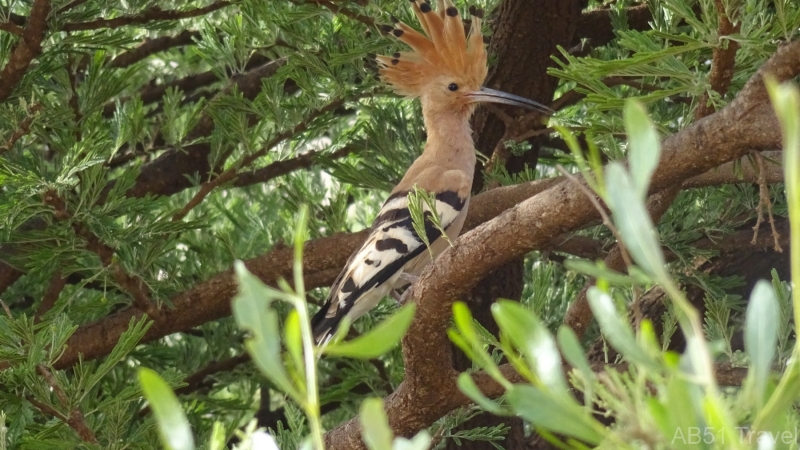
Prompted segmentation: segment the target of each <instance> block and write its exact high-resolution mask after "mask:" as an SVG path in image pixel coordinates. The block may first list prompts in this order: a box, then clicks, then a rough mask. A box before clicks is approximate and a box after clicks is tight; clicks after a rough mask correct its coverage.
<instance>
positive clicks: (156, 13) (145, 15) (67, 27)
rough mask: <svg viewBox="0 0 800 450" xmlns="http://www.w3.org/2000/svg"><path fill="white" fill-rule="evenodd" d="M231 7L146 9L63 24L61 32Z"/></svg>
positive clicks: (223, 3) (216, 4)
mask: <svg viewBox="0 0 800 450" xmlns="http://www.w3.org/2000/svg"><path fill="white" fill-rule="evenodd" d="M230 5H232V3H231V2H229V1H226V0H223V1H218V2H214V3H212V4H210V5H207V6H204V7H202V8H196V9H190V10H188V11H179V10H175V9H170V10H166V11H164V10H163V9H161V8H159V7H158V6H154V7H152V8H148V9H146V10H145V11H143V12H142V13H141V14H138V15H135V16H124V17H117V18H115V19H97V20H91V21H88V22H77V23H67V24H64V27H63V28H62V31H86V30H97V29H100V28H119V27H124V26H126V25H144V24H146V23H149V22H155V21H160V20H178V19H187V18H190V17H198V16H203V15H206V14H208V13H210V12H213V11H216V10H218V9H222V8H224V7H226V6H230Z"/></svg>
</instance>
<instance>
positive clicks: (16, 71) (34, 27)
mask: <svg viewBox="0 0 800 450" xmlns="http://www.w3.org/2000/svg"><path fill="white" fill-rule="evenodd" d="M49 14H50V0H34V2H33V7H32V8H31V15H30V17H28V20H27V23H26V24H25V29H24V30H23V31H22V37H21V38H20V39H19V41H17V44H16V45H15V46H14V50H13V51H12V52H11V56H10V57H9V59H8V63H7V64H6V66H5V67H4V68H3V71H2V72H0V102H2V101H5V100H6V99H7V98H8V97H9V96H10V95H11V93H12V92H13V91H14V88H15V87H16V86H17V84H19V82H20V80H22V77H23V76H24V75H25V72H26V71H27V70H28V66H30V64H31V61H33V58H36V57H37V56H39V54H40V53H41V52H42V40H43V39H44V35H45V33H46V32H47V16H48V15H49Z"/></svg>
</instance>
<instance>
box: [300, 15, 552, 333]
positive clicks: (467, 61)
mask: <svg viewBox="0 0 800 450" xmlns="http://www.w3.org/2000/svg"><path fill="white" fill-rule="evenodd" d="M411 3H412V6H413V9H414V12H415V14H416V16H417V18H418V19H419V21H420V24H421V26H422V29H423V31H424V32H425V34H424V35H423V34H422V33H420V32H418V31H416V30H414V29H413V28H411V27H409V26H408V25H406V24H404V23H402V22H397V23H396V24H395V28H391V27H389V29H387V30H385V31H386V32H388V33H390V34H391V35H393V36H395V37H396V38H398V39H399V40H400V41H402V42H403V43H405V44H407V45H408V46H409V47H411V48H412V50H413V51H412V52H401V53H395V54H394V55H393V56H392V57H388V56H378V57H377V60H378V63H379V64H380V66H381V69H380V73H381V77H382V79H383V80H384V81H385V82H387V83H388V84H389V85H390V86H391V87H392V88H393V89H394V90H395V91H396V92H398V93H400V94H402V95H405V96H408V97H412V98H413V97H419V98H420V100H421V102H422V113H423V116H424V121H425V126H426V129H427V131H428V140H427V143H426V145H425V149H424V151H423V153H422V155H421V156H420V157H419V158H417V160H416V161H414V163H413V164H412V165H411V167H410V168H409V169H408V171H407V172H406V174H405V176H404V177H403V179H402V180H401V181H400V183H399V184H398V185H397V186H396V187H395V188H394V189H393V190H392V193H391V194H390V195H389V198H388V199H387V200H386V202H385V203H384V204H383V207H382V208H381V210H380V212H379V213H378V216H377V218H376V219H375V221H374V222H373V224H372V227H371V231H370V234H369V237H368V238H367V240H366V241H365V242H364V244H363V245H362V246H361V247H360V248H359V249H358V250H357V251H356V252H355V253H353V255H352V256H351V257H350V259H349V260H348V261H347V264H346V265H345V267H344V269H343V270H342V272H341V273H340V274H339V276H338V277H337V279H336V281H334V283H333V286H332V287H331V290H330V293H329V294H328V299H327V301H326V302H325V305H324V306H323V307H322V308H321V309H320V310H319V312H317V314H316V315H315V316H314V318H313V319H312V327H313V330H314V336H315V339H316V341H317V343H324V342H326V341H327V340H328V339H329V338H330V337H331V336H332V335H333V334H334V333H335V332H336V329H337V327H338V325H339V323H340V322H341V320H342V318H344V317H345V316H349V317H350V319H351V320H355V319H356V318H358V317H360V316H362V315H363V314H365V313H366V312H367V311H369V310H370V309H371V308H373V307H374V306H375V305H376V304H377V303H378V302H379V301H380V300H381V299H382V298H383V297H384V296H386V295H387V294H389V293H390V292H391V290H392V289H394V288H395V287H398V286H397V284H398V283H399V282H400V278H401V274H403V273H406V274H409V275H411V276H416V275H419V274H420V273H421V272H422V270H423V269H424V268H425V265H426V264H428V262H430V259H431V253H432V254H433V256H434V257H435V256H436V255H438V254H439V253H441V252H442V251H443V250H444V249H445V248H446V247H447V245H448V243H447V240H445V239H443V238H442V237H441V232H440V231H439V230H438V229H437V228H436V227H434V226H433V225H432V224H431V223H428V221H426V224H425V225H426V226H425V228H426V231H425V232H426V235H427V238H428V242H430V243H431V251H430V252H428V251H427V248H426V246H425V244H424V242H423V241H422V240H421V239H420V238H419V236H418V235H417V232H416V231H415V230H414V227H413V226H412V222H411V215H410V212H409V209H408V203H407V202H408V198H407V196H408V193H409V192H410V191H412V190H413V189H414V187H415V186H416V187H417V188H419V189H424V190H425V191H427V192H430V193H432V194H434V195H435V198H436V213H437V214H438V215H439V217H440V224H441V226H442V228H443V229H444V230H445V232H446V233H447V235H448V237H449V238H450V240H451V241H452V240H454V239H455V238H456V237H457V236H458V234H459V233H460V232H461V227H462V226H463V225H464V218H465V217H466V213H467V208H468V206H469V197H470V189H471V188H472V177H473V173H474V171H475V149H474V145H473V142H472V131H471V129H470V127H469V118H470V116H471V115H472V112H473V111H474V109H475V103H476V102H494V103H505V104H512V105H517V106H523V107H527V108H531V109H539V110H540V111H546V108H545V107H543V106H541V105H539V104H538V103H535V102H532V101H530V100H526V99H523V98H520V97H516V96H513V95H510V94H506V93H503V92H499V91H493V90H490V89H486V88H481V84H482V83H483V81H484V79H485V78H486V72H487V69H486V51H485V49H484V44H483V37H482V36H481V34H480V24H481V20H480V17H479V16H480V15H481V14H482V12H478V11H476V10H471V11H470V12H471V13H472V14H473V17H472V24H471V30H472V31H471V32H470V35H469V36H466V34H465V32H464V24H463V22H462V20H461V16H460V15H459V13H458V10H457V9H456V7H455V6H454V5H453V3H452V1H451V0H438V8H437V11H433V10H432V9H431V7H430V5H429V4H427V3H422V2H418V1H415V0H412V2H411ZM425 211H427V207H426V208H425ZM427 213H428V214H429V213H430V212H427Z"/></svg>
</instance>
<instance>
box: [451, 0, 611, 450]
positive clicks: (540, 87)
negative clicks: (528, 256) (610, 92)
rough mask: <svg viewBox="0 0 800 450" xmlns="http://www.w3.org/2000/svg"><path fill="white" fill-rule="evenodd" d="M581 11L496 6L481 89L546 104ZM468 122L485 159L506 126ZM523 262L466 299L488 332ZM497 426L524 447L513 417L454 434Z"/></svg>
mask: <svg viewBox="0 0 800 450" xmlns="http://www.w3.org/2000/svg"><path fill="white" fill-rule="evenodd" d="M580 11H581V6H580V4H579V2H578V1H577V0H566V1H564V0H539V1H530V0H506V1H504V2H503V3H502V4H501V5H500V7H499V8H498V14H497V18H496V19H495V23H494V30H493V31H494V32H493V34H492V41H491V42H490V45H489V51H490V54H491V55H492V57H493V58H496V61H497V64H496V65H495V66H494V67H493V68H492V70H491V73H490V74H489V77H488V78H487V80H486V83H485V84H486V86H489V87H491V88H493V89H499V90H501V91H505V92H511V93H515V94H517V95H522V96H525V97H528V98H531V99H535V100H537V101H539V102H541V103H543V104H548V103H549V100H550V99H551V98H552V97H553V94H554V93H555V88H556V86H557V84H558V81H557V80H556V79H553V78H551V77H549V76H548V75H547V74H546V69H547V67H548V66H549V65H550V64H551V63H552V62H551V59H550V56H551V55H553V54H556V53H557V51H556V47H557V46H559V45H561V46H568V45H569V44H570V43H571V42H572V39H573V35H574V30H575V29H576V23H577V21H578V19H579V18H580V16H581V15H580ZM609 23H610V22H609ZM531 44H533V45H531ZM512 61H513V62H514V63H511V62H512ZM487 113H488V114H487ZM473 122H474V130H475V139H476V147H477V148H478V149H479V150H481V151H482V152H483V153H485V154H487V155H488V154H490V153H491V151H492V149H494V148H496V147H497V145H498V141H499V140H500V139H501V138H502V136H503V134H504V131H505V125H504V124H503V122H502V121H501V120H500V119H498V118H497V117H496V116H495V115H493V114H492V113H489V112H488V110H487V109H481V110H480V111H479V112H478V114H477V115H476V116H475V119H474V120H473ZM537 154H538V146H537V147H535V148H533V149H532V150H531V151H529V152H528V155H527V156H528V157H529V158H526V159H524V160H523V159H522V158H512V159H511V160H509V161H503V162H505V163H506V168H507V169H508V170H509V172H511V173H515V172H519V171H520V170H521V169H522V168H523V165H524V162H527V163H528V164H529V166H530V167H535V166H536V162H537V158H536V155H537ZM531 156H532V158H530V157H531ZM478 170H480V168H478ZM482 186H483V179H482V177H480V176H476V177H475V186H474V190H475V191H476V192H478V191H480V190H481V188H482ZM523 263H524V259H522V258H520V259H517V260H515V261H512V262H510V263H508V264H506V265H504V266H502V267H500V268H498V269H497V270H495V271H493V272H492V273H491V274H489V275H488V276H487V277H486V278H484V279H483V280H481V282H479V283H478V285H477V286H476V287H475V289H473V290H472V292H470V294H469V295H468V296H467V297H466V299H465V300H466V301H467V304H468V305H469V308H470V310H471V311H472V314H473V316H474V317H475V319H476V320H477V321H478V322H479V323H480V324H481V325H482V326H483V327H485V328H486V329H487V330H489V332H491V333H492V334H495V335H496V334H497V332H498V331H499V330H498V328H497V324H495V322H494V318H493V317H492V313H491V306H492V304H493V303H494V302H495V301H496V300H497V299H498V298H506V299H511V300H519V299H520V296H521V295H522V288H523ZM471 366H472V361H471V360H470V359H469V358H468V357H467V356H466V355H464V354H463V353H462V352H461V351H459V350H458V349H455V347H454V354H453V368H454V369H455V370H456V371H458V372H463V371H465V370H467V369H469V368H470V367H471ZM501 423H506V424H507V425H509V427H510V430H509V433H508V435H507V437H506V440H505V442H503V443H502V447H503V448H506V449H509V450H512V449H517V448H519V449H521V448H524V447H523V445H524V439H521V437H522V436H524V426H523V422H522V420H520V419H518V418H512V419H509V418H505V417H497V416H494V415H492V414H489V413H483V414H479V415H477V416H475V417H473V418H472V419H470V420H469V421H467V422H466V423H464V424H462V425H461V426H460V427H458V430H469V429H473V428H476V427H491V426H496V425H499V424H501ZM445 448H447V449H448V450H455V449H456V448H461V449H465V450H491V449H493V448H495V447H494V446H493V445H492V444H491V443H489V442H485V441H466V440H464V441H462V443H461V445H460V446H458V445H457V444H456V443H455V442H454V441H449V442H448V443H447V444H446V447H445Z"/></svg>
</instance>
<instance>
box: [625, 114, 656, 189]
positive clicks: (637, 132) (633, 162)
mask: <svg viewBox="0 0 800 450" xmlns="http://www.w3.org/2000/svg"><path fill="white" fill-rule="evenodd" d="M622 117H623V120H624V122H625V132H626V133H627V134H628V162H629V164H630V172H631V177H632V181H633V188H634V189H635V191H636V194H637V195H638V197H639V199H640V200H644V199H645V198H646V197H647V187H648V185H649V184H650V177H651V176H652V175H653V171H654V170H655V169H656V166H657V165H658V158H659V155H660V153H661V146H660V143H659V140H658V133H657V132H656V127H655V125H653V121H651V120H650V117H649V116H648V115H647V109H645V107H644V105H642V104H641V103H640V102H638V101H637V100H635V99H628V100H626V102H625V106H624V107H623V109H622Z"/></svg>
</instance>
